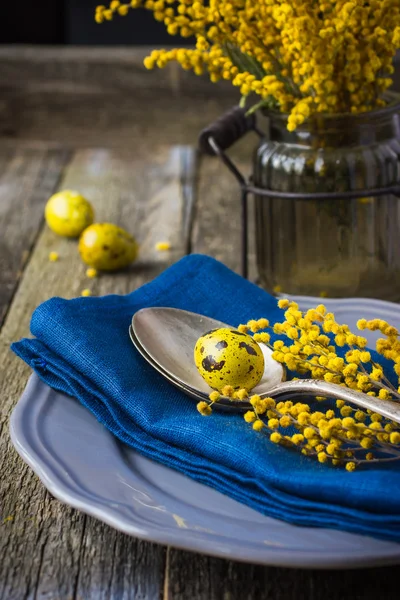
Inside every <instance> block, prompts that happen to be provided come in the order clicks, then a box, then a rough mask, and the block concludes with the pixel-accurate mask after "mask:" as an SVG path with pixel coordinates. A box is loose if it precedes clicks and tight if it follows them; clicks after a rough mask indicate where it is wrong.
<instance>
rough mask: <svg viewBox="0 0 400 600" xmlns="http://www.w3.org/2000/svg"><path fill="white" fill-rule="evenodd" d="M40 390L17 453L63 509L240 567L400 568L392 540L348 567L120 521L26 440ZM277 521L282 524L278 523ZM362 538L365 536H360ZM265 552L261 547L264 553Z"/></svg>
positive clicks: (19, 433)
mask: <svg viewBox="0 0 400 600" xmlns="http://www.w3.org/2000/svg"><path fill="white" fill-rule="evenodd" d="M399 309H400V307H399ZM37 385H40V386H42V387H43V388H47V389H48V390H49V391H50V390H51V388H49V387H48V386H47V384H45V383H44V382H43V381H41V380H40V379H39V377H38V376H37V375H36V374H35V373H33V374H32V375H31V376H30V378H29V380H28V383H27V386H26V388H25V390H24V392H23V394H22V396H21V398H20V400H19V401H18V403H17V405H16V407H15V408H14V410H13V413H12V415H11V420H10V436H11V440H12V443H13V444H14V446H15V448H16V450H17V452H18V454H19V455H20V456H21V457H22V459H23V460H24V461H25V462H26V463H27V464H28V465H29V466H30V468H31V469H32V470H33V471H34V472H35V473H36V474H37V476H38V477H39V479H40V480H41V481H42V483H43V484H44V486H45V487H46V488H47V489H48V490H49V492H50V493H51V494H52V495H53V496H54V497H55V498H57V499H58V500H60V501H61V502H63V503H64V504H67V505H69V506H72V507H73V508H75V509H77V510H80V511H81V512H83V513H85V514H88V515H90V516H92V517H95V518H97V519H99V520H100V521H102V522H104V523H106V524H108V525H109V526H111V527H113V528H115V529H117V530H119V531H121V532H123V533H125V534H128V535H131V536H134V537H137V538H140V539H142V540H145V541H149V542H153V543H158V544H162V545H171V546H173V547H176V548H180V549H183V550H188V551H191V552H200V553H204V554H207V555H210V556H215V557H218V558H225V559H228V560H236V561H240V562H247V563H253V564H261V565H265V566H277V567H278V566H279V567H286V568H304V569H327V568H329V569H339V570H342V569H353V568H368V567H378V566H387V565H394V564H399V563H400V544H397V543H396V542H391V541H387V543H388V544H389V547H390V548H389V551H386V552H383V553H382V554H381V555H380V556H379V557H378V558H377V557H376V555H375V556H374V554H371V555H367V556H366V555H365V554H364V555H363V556H362V557H358V558H355V559H352V560H349V559H348V557H347V558H346V562H345V564H343V558H341V557H342V552H343V551H338V553H332V552H331V551H330V552H328V553H327V554H326V555H325V554H324V553H322V552H318V554H317V553H316V551H310V550H290V549H289V550H285V549H284V548H282V547H277V546H273V545H271V546H270V547H268V545H267V544H266V545H265V547H264V546H260V545H257V544H251V542H250V543H249V544H248V545H247V547H246V545H244V546H243V548H244V549H245V550H246V548H247V553H243V552H242V551H241V546H240V544H239V540H234V539H233V538H228V540H223V539H222V538H221V536H218V534H214V539H211V540H210V538H209V534H206V535H204V534H203V535H200V536H197V537H196V541H195V543H191V542H190V533H193V532H191V530H190V529H188V530H185V529H180V528H177V529H176V530H174V529H173V528H172V527H171V528H168V529H166V530H165V531H164V532H163V531H161V529H162V528H161V526H157V525H155V524H154V523H151V526H150V528H145V527H141V526H137V525H135V523H134V521H130V522H128V518H127V517H126V516H124V515H120V516H119V517H118V516H117V515H116V514H115V513H114V512H112V511H110V510H109V511H108V512H107V506H105V505H104V504H101V503H97V504H96V502H95V501H93V500H89V499H87V498H83V497H82V495H79V493H77V492H76V491H75V490H74V489H71V487H68V485H66V483H65V482H64V481H62V479H61V478H60V477H59V475H58V474H57V472H55V471H54V469H53V468H52V465H50V464H48V463H46V462H45V461H44V460H43V459H42V458H41V457H40V455H39V454H38V452H37V451H36V450H35V448H34V447H32V445H30V443H29V440H27V438H26V436H25V434H24V431H23V425H22V416H23V414H25V413H26V411H28V412H29V407H30V403H32V402H33V399H30V394H31V390H33V389H35V386H37ZM49 391H47V393H49ZM53 391H54V392H55V393H56V394H60V395H64V394H61V392H57V391H56V390H53ZM92 417H93V419H95V417H94V415H92ZM104 430H105V432H106V433H107V434H108V435H110V436H111V437H113V436H112V435H111V434H110V433H109V432H108V431H107V430H106V429H105V428H104ZM118 443H119V442H118ZM134 452H135V451H134ZM137 454H139V453H137ZM147 460H149V459H147ZM162 466H163V465H162ZM163 467H164V468H165V469H168V467H165V466H163ZM199 485H202V484H199ZM205 487H207V486H205ZM222 496H223V495H222ZM271 518H272V517H271ZM274 520H276V521H279V520H278V519H274ZM292 526H293V527H295V528H298V530H299V535H301V534H304V533H305V532H306V531H307V530H310V529H313V528H311V527H303V526H297V525H292ZM152 528H153V531H152ZM320 529H323V530H324V531H329V532H330V533H332V534H333V535H334V534H335V530H334V529H327V528H320ZM154 530H155V531H154ZM184 531H187V532H188V533H187V534H184V533H183V532H184ZM346 534H347V535H350V536H351V535H358V534H352V533H350V532H346ZM216 536H218V537H219V538H220V539H221V541H220V542H219V543H218V544H216V542H215V539H216ZM358 537H360V536H359V535H358ZM364 537H365V538H366V540H371V539H373V540H374V541H376V540H375V539H374V538H371V537H370V536H364ZM235 541H236V543H237V546H236V549H235V551H234V552H232V543H233V542H235ZM383 541H385V540H383ZM250 546H252V549H251V548H250ZM260 548H262V552H261V553H260ZM249 550H250V552H249ZM310 554H311V557H310ZM304 559H305V560H304Z"/></svg>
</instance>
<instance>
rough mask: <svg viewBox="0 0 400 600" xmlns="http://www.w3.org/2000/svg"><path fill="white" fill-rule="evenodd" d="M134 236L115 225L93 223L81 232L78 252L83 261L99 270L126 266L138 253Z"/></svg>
mask: <svg viewBox="0 0 400 600" xmlns="http://www.w3.org/2000/svg"><path fill="white" fill-rule="evenodd" d="M138 250H139V246H138V244H137V242H136V240H135V238H134V237H133V236H132V235H131V234H130V233H128V232H127V231H125V229H122V227H118V226H117V225H113V224H111V223H95V224H94V225H90V227H88V228H87V229H85V231H84V232H83V233H82V235H81V237H80V239H79V254H80V255H81V258H82V260H83V262H84V263H86V264H87V265H89V267H93V268H95V269H99V270H100V271H116V270H118V269H123V268H124V267H127V266H128V265H129V264H130V263H131V262H133V261H134V260H135V259H136V257H137V255H138Z"/></svg>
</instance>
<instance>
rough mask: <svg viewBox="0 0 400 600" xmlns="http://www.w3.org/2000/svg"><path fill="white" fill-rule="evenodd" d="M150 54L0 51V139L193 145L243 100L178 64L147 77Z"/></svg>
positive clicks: (227, 87) (90, 144) (87, 50)
mask: <svg viewBox="0 0 400 600" xmlns="http://www.w3.org/2000/svg"><path fill="white" fill-rule="evenodd" d="M148 51H150V49H134V48H125V49H124V48H121V49H118V48H113V49H112V50H110V49H109V48H108V49H107V48H57V50H55V49H54V48H40V47H39V48H37V47H35V48H34V49H33V48H31V47H22V48H21V47H18V48H10V47H3V48H1V47H0V93H1V101H0V136H3V137H5V138H14V139H15V138H17V139H38V140H47V141H49V142H54V141H61V142H62V143H63V144H64V145H67V144H68V145H70V146H72V147H77V146H79V147H82V146H85V147H93V146H97V147H98V146H101V145H103V144H105V145H106V146H107V147H111V146H113V147H120V146H121V145H126V146H138V145H141V144H143V143H145V142H146V139H147V138H148V137H149V135H150V132H153V133H151V137H152V139H153V140H155V139H156V136H155V133H156V132H157V134H158V138H159V141H160V143H162V142H165V141H167V143H171V142H172V143H175V144H191V145H194V144H195V143H196V140H197V134H198V132H199V131H200V129H201V128H202V127H204V126H205V125H207V124H208V123H209V122H211V121H213V120H214V119H216V118H217V117H218V116H219V115H220V114H221V112H223V111H224V110H227V109H228V108H230V107H231V106H232V105H234V104H235V103H237V101H238V98H239V96H238V91H237V90H236V89H234V88H232V86H230V85H229V84H227V82H220V83H218V85H215V84H212V83H211V82H210V81H209V79H208V78H207V77H196V76H195V75H194V74H193V73H190V72H187V71H184V70H183V69H181V68H180V67H179V66H178V65H177V64H171V65H169V66H168V67H167V68H166V69H161V70H160V69H159V70H156V71H148V70H146V69H145V67H144V66H143V58H144V56H146V54H147V53H148Z"/></svg>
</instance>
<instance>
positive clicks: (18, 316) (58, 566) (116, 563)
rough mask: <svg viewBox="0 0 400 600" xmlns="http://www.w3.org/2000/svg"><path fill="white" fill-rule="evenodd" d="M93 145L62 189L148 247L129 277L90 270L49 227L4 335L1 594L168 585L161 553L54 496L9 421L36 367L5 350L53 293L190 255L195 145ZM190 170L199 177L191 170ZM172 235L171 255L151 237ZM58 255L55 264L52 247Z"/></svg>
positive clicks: (146, 590) (150, 591)
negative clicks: (23, 454) (189, 196)
mask: <svg viewBox="0 0 400 600" xmlns="http://www.w3.org/2000/svg"><path fill="white" fill-rule="evenodd" d="M152 146H153V149H152V150H151V151H150V150H149V148H148V147H147V149H146V148H145V147H143V148H140V149H137V150H136V151H120V152H110V151H106V150H86V151H79V152H77V153H75V154H74V156H73V159H72V160H71V162H70V164H69V166H68V169H67V170H66V172H65V177H64V178H63V179H62V181H61V182H60V188H61V189H62V188H76V189H78V190H80V191H81V192H82V193H83V194H84V195H85V196H86V197H88V198H89V199H90V200H91V201H92V203H93V205H94V207H95V210H96V215H97V220H98V221H104V220H107V221H112V222H115V223H119V224H121V225H123V226H124V227H126V228H128V229H130V230H131V231H132V232H133V233H134V234H135V236H136V237H137V239H138V240H139V242H140V244H141V256H140V259H139V260H138V262H137V263H136V265H134V266H132V268H131V269H129V270H127V271H126V272H124V273H119V274H115V275H102V276H101V277H98V278H97V279H95V280H92V279H88V278H87V277H86V275H85V271H86V269H85V266H84V265H83V264H82V263H81V261H80V259H79V256H78V251H77V244H76V242H75V241H71V240H66V239H63V238H59V237H57V236H56V235H54V234H53V233H52V232H51V231H50V230H48V229H47V228H44V229H43V231H42V232H41V234H40V237H39V239H38V242H37V244H36V246H35V249H34V251H33V253H32V255H31V258H30V261H29V264H28V266H27V268H26V271H25V273H24V276H23V278H22V280H21V283H20V286H19V289H18V291H17V293H16V295H15V297H14V300H13V303H12V305H11V308H10V310H9V313H8V315H7V318H6V320H5V323H4V326H3V330H2V332H1V334H0V365H1V367H0V386H1V390H0V398H1V413H0V415H1V417H0V473H1V477H0V598H1V600H20V599H21V598H29V599H30V598H41V599H44V598H45V599H49V600H50V599H56V600H64V599H68V600H71V599H74V598H76V599H78V598H79V599H80V600H83V599H85V600H90V599H91V598H93V599H94V600H98V599H99V598H104V599H106V598H118V599H120V598H122V599H124V600H125V599H126V600H128V599H131V598H132V599H133V598H135V599H136V598H143V599H147V598H149V599H151V600H152V599H153V598H154V599H156V598H158V597H159V596H160V594H161V590H162V587H163V570H164V549H163V548H161V547H159V546H154V545H152V544H148V543H145V542H141V541H138V540H133V539H131V538H128V537H127V536H124V535H122V534H120V533H117V532H116V531H114V530H112V529H111V528H110V527H108V526H106V525H104V524H102V523H99V522H97V521H95V520H94V519H91V518H88V517H85V516H84V515H83V514H81V513H78V512H77V511H74V510H72V509H70V508H68V507H65V506H63V505H61V504H60V503H59V502H58V501H57V500H55V499H52V498H51V497H50V495H49V494H48V493H47V492H46V491H45V489H44V487H43V486H42V484H41V483H40V482H39V480H38V479H37V477H36V476H35V475H33V473H32V471H31V470H30V469H29V468H28V467H27V466H25V464H24V463H23V461H22V460H21V459H20V458H19V457H18V456H17V454H16V452H15V451H14V449H13V448H12V446H11V443H10V440H9V434H8V419H9V415H10V413H11V410H12V408H13V406H14V404H15V402H16V401H17V400H18V398H19V396H20V395H21V392H22V391H23V388H24V386H25V383H26V380H27V377H28V376H29V373H30V369H29V368H28V367H27V366H26V365H24V364H23V363H22V362H21V361H20V360H18V359H17V358H16V357H15V356H14V355H13V354H12V353H11V352H10V351H9V349H8V346H9V343H10V342H11V341H13V340H15V339H18V338H20V337H21V336H24V335H27V334H28V332H29V320H30V315H31V314H32V311H33V310H34V308H35V306H37V304H39V303H40V302H42V301H43V300H45V299H47V298H48V297H50V296H53V295H60V296H63V297H72V296H76V295H79V293H80V291H81V290H82V289H83V288H86V287H90V288H92V290H93V292H94V293H125V292H128V291H131V290H133V289H135V288H136V287H138V286H139V285H141V284H143V283H144V282H146V281H148V280H149V279H151V278H152V277H153V276H154V275H155V274H157V273H158V272H159V271H160V270H161V269H164V268H165V267H166V266H167V265H168V264H169V263H170V262H171V261H173V260H176V259H177V258H179V257H180V256H181V255H183V254H184V253H185V248H186V246H187V240H186V239H185V216H184V215H185V211H184V206H183V198H184V194H183V188H184V187H185V186H186V187H187V186H189V185H190V178H191V177H194V172H189V171H188V170H187V169H186V170H184V171H182V165H184V164H190V163H191V164H193V166H195V162H194V160H193V151H192V150H191V149H190V148H182V147H180V148H177V147H172V148H171V147H168V146H157V144H156V143H154V144H152ZM191 173H192V174H191ZM161 239H162V240H167V241H170V243H171V244H172V249H171V251H170V252H166V253H157V252H156V251H155V250H154V243H155V242H156V241H159V240H161ZM50 250H55V251H57V252H58V253H59V255H60V260H59V262H57V263H50V262H49V261H48V253H49V251H50Z"/></svg>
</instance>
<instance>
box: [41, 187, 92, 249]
mask: <svg viewBox="0 0 400 600" xmlns="http://www.w3.org/2000/svg"><path fill="white" fill-rule="evenodd" d="M44 216H45V219H46V223H47V225H48V226H49V227H50V229H51V230H52V231H54V233H57V234H58V235H62V236H65V237H78V236H79V235H80V234H81V233H82V231H83V230H84V229H86V227H88V226H89V225H91V223H93V218H94V212H93V208H92V205H91V204H90V202H88V200H86V198H84V197H83V196H82V194H80V193H79V192H75V191H74V190H63V191H62V192H57V194H54V195H53V196H51V198H49V200H48V201H47V204H46V207H45V210H44Z"/></svg>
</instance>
